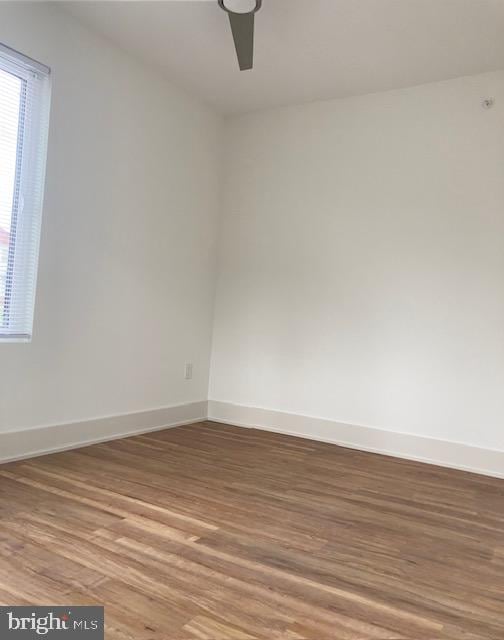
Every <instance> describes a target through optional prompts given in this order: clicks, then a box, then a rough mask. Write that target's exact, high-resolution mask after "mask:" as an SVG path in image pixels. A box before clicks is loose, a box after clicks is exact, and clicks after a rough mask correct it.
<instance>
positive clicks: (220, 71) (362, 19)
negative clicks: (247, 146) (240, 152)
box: [64, 0, 504, 114]
mask: <svg viewBox="0 0 504 640" xmlns="http://www.w3.org/2000/svg"><path fill="white" fill-rule="evenodd" d="M64 6H65V8H67V9H68V10H69V11H71V12H72V13H73V14H74V15H75V16H77V17H79V18H80V19H81V20H82V21H84V22H86V23H87V24H88V25H90V26H92V27H93V28H94V29H96V30H97V31H99V32H101V33H102V34H104V35H105V36H107V37H108V38H109V39H110V40H112V41H114V42H115V43H116V44H118V45H120V46H121V47H123V48H125V49H128V50H129V51H131V52H132V53H134V54H135V55H137V56H139V57H141V58H142V59H143V60H145V61H147V62H149V63H152V64H155V65H157V66H158V67H160V68H162V69H163V70H164V72H165V73H166V76H167V77H168V78H170V79H171V80H173V81H174V82H175V83H177V84H179V85H180V86H182V87H184V88H185V89H186V90H188V91H189V92H190V93H192V94H194V95H196V96H199V97H200V98H202V99H203V100H204V101H206V102H207V103H209V104H211V105H213V106H214V107H215V108H216V109H218V110H219V111H221V112H222V113H226V114H230V113H239V112H245V111H252V110H254V109H260V108H264V107H272V106H279V105H285V104H294V103H301V102H308V101H312V100H319V99H328V98H336V97H343V96H349V95H357V94H363V93H370V92H374V91H381V90H386V89H392V88H400V87H405V86H412V85H416V84H421V83H424V82H431V81H436V80H443V79H447V78H453V77H456V76H461V75H467V74H474V73H479V72H482V71H488V70H495V69H499V68H504V0H263V7H262V9H261V10H260V11H259V13H257V14H256V42H255V66H254V69H253V71H244V72H240V71H239V70H238V65H237V62H236V56H235V52H234V46H233V40H232V36H231V32H230V29H229V25H228V19H227V16H226V14H225V13H224V12H223V11H222V10H221V9H220V8H219V7H218V5H217V0H214V1H210V0H184V1H181V0H171V1H166V2H164V1H155V2H146V1H137V2H134V1H133V2H132V1H129V2H121V1H117V2H93V1H89V0H87V1H84V2H65V3H64Z"/></svg>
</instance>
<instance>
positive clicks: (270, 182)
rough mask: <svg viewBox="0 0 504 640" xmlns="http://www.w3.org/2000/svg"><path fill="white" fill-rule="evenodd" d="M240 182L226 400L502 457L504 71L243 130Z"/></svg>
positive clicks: (219, 310)
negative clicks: (487, 100)
mask: <svg viewBox="0 0 504 640" xmlns="http://www.w3.org/2000/svg"><path fill="white" fill-rule="evenodd" d="M488 95H491V96H494V97H495V98H496V104H495V107H494V108H493V109H491V110H489V111H485V110H483V109H482V108H481V106H480V105H481V101H482V99H483V98H484V97H486V96H488ZM225 175H226V183H225V188H224V193H225V217H224V220H223V226H222V229H223V231H222V247H221V255H220V269H221V271H220V278H219V284H218V295H217V303H216V314H215V326H214V343H213V356H212V367H211V381H210V398H211V399H212V400H215V401H222V402H228V403H235V404H238V405H246V406H248V407H261V408H266V409H272V410H278V411H285V412H290V413H295V414H302V415H306V416H314V417H321V418H327V419H329V420H334V421H339V422H344V423H351V424H355V425H367V426H371V427H378V428H381V429H386V430H391V431H397V432H404V433H407V434H416V435H421V436H428V437H433V438H439V439H445V440H449V441H456V442H462V443H467V444H470V445H476V446H479V447H487V448H490V449H492V448H494V449H498V450H504V429H503V424H504V73H501V72H499V73H490V74H485V75H480V76H473V77H468V78H460V79H457V80H453V81H448V82H442V83H437V84H430V85H424V86H420V87H416V88H411V89H406V90H401V91H393V92H387V93H381V94H376V95H369V96H363V97H357V98H352V99H347V100H339V101H330V102H319V103H314V104H311V105H305V106H299V107H292V108H285V109H278V110H271V111H265V112H260V113H257V114H252V115H249V116H242V117H238V118H236V119H234V120H232V121H231V122H230V123H229V125H228V130H227V151H226V162H225ZM234 415H235V416H236V415H238V414H234ZM254 415H258V414H254ZM307 424H308V423H307Z"/></svg>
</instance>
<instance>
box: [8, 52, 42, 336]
mask: <svg viewBox="0 0 504 640" xmlns="http://www.w3.org/2000/svg"><path fill="white" fill-rule="evenodd" d="M0 69H1V70H2V71H4V72H5V73H8V74H10V75H12V76H14V77H17V78H19V79H20V81H21V90H20V98H19V118H18V134H17V145H16V168H15V176H14V185H13V186H14V189H13V199H12V209H11V219H10V229H9V232H10V235H9V238H10V240H9V247H8V253H7V271H6V280H5V290H4V301H3V314H2V320H1V321H0V343H2V342H30V341H31V339H32V334H33V316H34V306H35V293H36V284H37V269H38V252H39V243H40V227H41V218H42V202H43V192H44V182H45V162H46V156H47V137H48V118H49V104H50V81H49V78H50V69H49V67H47V66H45V65H43V64H41V63H39V62H37V61H35V60H33V59H31V58H29V57H27V56H25V55H24V54H22V53H19V52H18V51H15V50H14V49H11V48H9V47H7V46H5V45H3V44H1V43H0ZM28 96H36V98H37V104H36V105H35V104H32V103H31V102H30V101H29V100H28ZM32 182H33V184H36V185H37V186H38V189H37V188H36V187H33V186H32V187H31V189H30V188H27V189H26V195H27V200H28V201H27V202H24V195H25V194H24V193H23V188H24V183H27V184H32ZM27 246H30V247H31V250H32V255H31V256H30V254H29V253H28V252H27V251H26V250H21V247H24V248H26V247H27ZM29 281H32V283H33V284H32V286H31V288H30V287H29V285H28V286H27V284H26V283H27V282H29ZM18 282H22V283H23V284H22V285H21V286H20V285H18V286H16V284H17V283H18ZM28 291H29V292H30V295H28ZM19 309H22V310H23V317H24V318H25V322H26V331H23V332H19V331H15V330H14V329H13V321H12V316H14V317H16V311H18V312H19Z"/></svg>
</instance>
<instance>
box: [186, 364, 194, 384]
mask: <svg viewBox="0 0 504 640" xmlns="http://www.w3.org/2000/svg"><path fill="white" fill-rule="evenodd" d="M192 371H193V364H192V362H186V364H185V368H184V378H185V379H186V380H192Z"/></svg>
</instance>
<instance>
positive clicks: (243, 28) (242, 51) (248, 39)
mask: <svg viewBox="0 0 504 640" xmlns="http://www.w3.org/2000/svg"><path fill="white" fill-rule="evenodd" d="M228 16H229V24H230V25H231V31H232V32H233V40H234V44H235V49H236V55H237V56H238V64H239V66H240V70H241V71H245V70H246V69H252V66H253V64H254V13H232V12H228Z"/></svg>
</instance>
